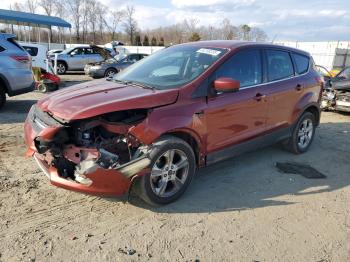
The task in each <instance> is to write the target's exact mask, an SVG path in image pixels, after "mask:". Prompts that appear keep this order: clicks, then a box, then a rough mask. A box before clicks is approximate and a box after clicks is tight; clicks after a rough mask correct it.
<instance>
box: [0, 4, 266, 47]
mask: <svg viewBox="0 0 350 262" xmlns="http://www.w3.org/2000/svg"><path fill="white" fill-rule="evenodd" d="M10 8H11V9H12V10H17V11H24V12H30V13H38V12H39V11H40V9H41V11H42V10H44V12H45V14H46V15H49V16H57V17H61V18H63V19H64V20H66V21H68V22H70V23H71V24H72V26H73V29H72V33H71V34H69V31H68V30H64V29H62V28H59V29H56V28H54V29H52V30H51V34H50V35H51V39H50V40H51V42H57V43H64V42H69V41H72V43H94V44H104V43H107V42H111V41H120V42H123V43H125V44H127V45H138V46H149V45H151V46H157V45H158V46H164V45H172V44H178V43H183V42H188V41H199V40H213V39H225V40H231V39H234V40H249V41H267V39H268V37H267V35H266V33H265V32H264V31H263V30H261V29H260V28H257V27H250V26H248V25H240V26H235V25H232V24H231V22H230V20H229V19H227V18H225V19H223V21H222V22H221V23H220V24H219V25H218V26H216V27H215V26H200V21H199V20H198V19H185V20H184V21H183V22H181V23H177V24H174V25H170V26H166V27H159V28H154V29H147V30H142V29H140V28H139V26H138V23H137V20H136V10H135V7H134V6H127V7H126V8H124V9H122V8H120V9H113V10H111V8H110V7H107V6H105V5H103V4H102V3H101V2H100V1H99V0H26V2H25V3H24V4H23V3H19V2H15V3H14V4H11V6H10ZM39 30H40V31H43V29H37V28H31V29H28V28H27V27H24V26H14V27H11V26H7V27H6V28H5V31H10V32H11V31H12V32H14V33H16V34H17V36H18V38H19V39H20V40H27V39H29V38H30V39H31V41H39V37H40V40H41V41H48V34H43V33H40V36H39ZM69 37H71V39H69Z"/></svg>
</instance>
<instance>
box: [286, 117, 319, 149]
mask: <svg viewBox="0 0 350 262" xmlns="http://www.w3.org/2000/svg"><path fill="white" fill-rule="evenodd" d="M315 130H316V118H315V115H314V114H312V113H310V112H305V113H304V114H303V115H302V116H301V117H300V118H299V121H298V123H297V124H296V125H295V127H294V130H293V133H292V136H291V137H290V138H289V140H288V141H287V142H286V143H285V148H286V149H287V150H288V151H290V152H292V153H294V154H302V153H305V152H306V151H307V150H308V149H309V147H310V146H311V143H312V141H313V139H314V136H315Z"/></svg>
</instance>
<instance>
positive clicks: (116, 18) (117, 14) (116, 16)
mask: <svg viewBox="0 0 350 262" xmlns="http://www.w3.org/2000/svg"><path fill="white" fill-rule="evenodd" d="M124 17H125V11H124V10H113V11H111V12H110V21H112V23H111V24H110V25H109V24H108V23H107V24H106V25H107V27H108V29H109V31H110V32H111V34H112V41H114V40H115V35H116V32H117V27H118V25H119V23H120V22H121V21H122V19H123V18H124Z"/></svg>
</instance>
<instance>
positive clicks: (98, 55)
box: [50, 46, 112, 75]
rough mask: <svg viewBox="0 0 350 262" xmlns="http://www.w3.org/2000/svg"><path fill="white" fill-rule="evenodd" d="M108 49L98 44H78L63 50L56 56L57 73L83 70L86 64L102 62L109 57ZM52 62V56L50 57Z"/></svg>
mask: <svg viewBox="0 0 350 262" xmlns="http://www.w3.org/2000/svg"><path fill="white" fill-rule="evenodd" d="M111 57H112V56H111V54H110V51H108V50H106V49H104V48H101V47H98V46H88V47H87V46H80V47H79V46H78V47H72V48H69V49H66V50H64V51H63V52H61V53H60V54H58V56H57V73H58V74H60V75H62V74H65V73H66V72H67V70H70V71H83V70H84V67H85V65H86V64H89V63H96V62H102V61H104V60H106V59H108V58H111ZM50 59H51V61H52V63H53V64H54V59H55V58H54V57H51V58H50Z"/></svg>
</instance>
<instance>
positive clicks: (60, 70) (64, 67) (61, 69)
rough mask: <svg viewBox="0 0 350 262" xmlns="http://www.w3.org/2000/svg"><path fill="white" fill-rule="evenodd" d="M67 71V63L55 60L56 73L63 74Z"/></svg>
mask: <svg viewBox="0 0 350 262" xmlns="http://www.w3.org/2000/svg"><path fill="white" fill-rule="evenodd" d="M66 72H67V65H66V64H65V63H64V62H57V74H59V75H64V74H65V73H66Z"/></svg>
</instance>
